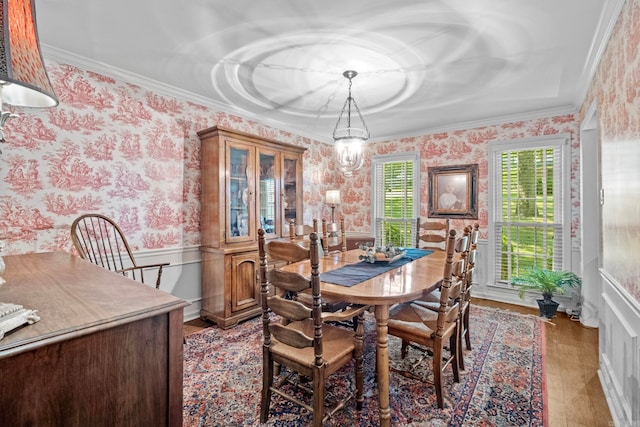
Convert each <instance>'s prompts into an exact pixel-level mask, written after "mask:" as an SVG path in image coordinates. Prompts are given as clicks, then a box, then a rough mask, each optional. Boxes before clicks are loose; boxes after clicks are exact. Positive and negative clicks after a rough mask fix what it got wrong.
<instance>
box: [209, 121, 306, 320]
mask: <svg viewBox="0 0 640 427" xmlns="http://www.w3.org/2000/svg"><path fill="white" fill-rule="evenodd" d="M198 136H199V137H200V141H201V143H202V166H201V176H202V178H201V179H202V190H201V191H202V194H201V215H200V228H201V233H202V246H201V247H200V251H201V255H202V308H201V310H200V317H202V318H203V319H208V320H211V321H214V322H216V323H217V324H218V325H219V326H220V327H222V328H228V327H231V326H234V325H235V324H237V323H238V322H239V321H241V320H245V319H248V318H250V317H254V316H256V315H258V314H260V313H261V310H262V308H261V305H260V277H259V274H260V263H259V259H258V229H259V228H263V229H264V230H265V232H266V233H267V234H266V237H267V238H269V239H275V238H280V237H285V236H288V235H289V220H290V219H293V220H295V223H296V224H297V223H299V222H301V220H302V155H303V153H304V151H305V149H304V148H302V147H297V146H294V145H289V144H284V143H281V142H278V141H275V140H272V139H267V138H261V137H258V136H254V135H250V134H246V133H243V132H238V131H234V130H230V129H225V128H222V127H219V126H217V127H212V128H209V129H206V130H203V131H200V132H198Z"/></svg>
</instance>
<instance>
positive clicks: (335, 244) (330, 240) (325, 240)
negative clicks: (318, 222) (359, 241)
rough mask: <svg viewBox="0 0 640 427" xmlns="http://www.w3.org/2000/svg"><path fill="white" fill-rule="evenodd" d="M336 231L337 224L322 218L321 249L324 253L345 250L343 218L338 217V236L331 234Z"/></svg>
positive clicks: (345, 240) (345, 238)
mask: <svg viewBox="0 0 640 427" xmlns="http://www.w3.org/2000/svg"><path fill="white" fill-rule="evenodd" d="M337 232H338V224H336V223H327V220H326V219H323V220H322V249H323V250H324V253H329V252H333V251H340V252H346V251H347V233H346V228H345V225H344V218H340V236H339V237H335V236H331V235H332V234H334V233H336V234H337Z"/></svg>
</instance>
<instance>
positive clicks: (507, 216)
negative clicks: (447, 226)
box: [489, 135, 571, 284]
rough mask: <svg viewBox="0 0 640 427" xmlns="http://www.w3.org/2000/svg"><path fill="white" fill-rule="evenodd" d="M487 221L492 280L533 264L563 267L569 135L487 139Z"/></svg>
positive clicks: (506, 278) (506, 280) (567, 228)
mask: <svg viewBox="0 0 640 427" xmlns="http://www.w3.org/2000/svg"><path fill="white" fill-rule="evenodd" d="M489 155H490V164H489V174H490V177H491V183H490V185H491V191H490V206H491V207H492V209H490V222H491V226H492V232H491V234H492V236H493V239H492V243H493V251H492V252H493V253H494V254H495V259H494V278H495V283H498V284H500V283H502V284H508V283H509V282H510V281H511V278H512V277H514V276H519V275H521V274H523V273H524V272H525V271H526V270H527V269H529V268H531V267H533V266H536V267H541V268H545V269H549V270H562V269H566V268H567V267H566V265H565V255H568V254H569V248H570V246H569V244H570V238H571V236H570V231H571V228H570V221H569V216H568V214H569V206H570V203H569V199H570V193H569V191H568V189H569V178H570V175H569V173H570V170H569V162H568V160H569V140H568V138H566V137H564V136H557V135H554V137H553V138H548V137H545V138H538V139H535V140H527V141H522V142H516V141H511V142H508V143H504V142H499V143H494V144H490V147H489Z"/></svg>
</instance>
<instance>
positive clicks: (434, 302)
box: [414, 226, 472, 370]
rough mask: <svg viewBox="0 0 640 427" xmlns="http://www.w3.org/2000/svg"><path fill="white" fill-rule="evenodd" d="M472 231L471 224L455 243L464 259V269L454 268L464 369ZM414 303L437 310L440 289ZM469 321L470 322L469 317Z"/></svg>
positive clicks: (459, 363)
mask: <svg viewBox="0 0 640 427" xmlns="http://www.w3.org/2000/svg"><path fill="white" fill-rule="evenodd" d="M471 233H472V228H471V226H466V227H465V228H464V229H463V230H462V235H461V236H460V237H458V238H456V242H455V244H454V253H458V254H459V256H460V258H461V259H462V260H463V261H464V263H463V264H462V266H463V267H464V269H462V270H458V269H454V271H453V277H454V278H455V279H457V280H459V281H460V282H461V287H460V298H459V304H460V308H459V310H458V318H459V319H458V321H459V331H458V347H457V348H458V366H459V367H460V369H463V370H464V354H463V347H462V340H463V338H465V337H467V338H468V333H467V329H465V326H464V316H465V312H466V313H467V315H468V314H469V304H470V302H471V301H470V299H471V294H470V291H471V290H470V288H468V287H469V281H468V276H469V268H470V262H469V256H470V250H471ZM414 303H416V304H418V305H420V306H422V307H424V308H426V309H429V310H431V311H434V312H437V311H438V310H439V309H440V290H439V289H437V290H435V291H433V292H431V293H430V294H428V295H425V296H423V297H422V298H421V299H419V300H416V301H414ZM467 322H468V319H467ZM467 324H468V323H467ZM467 349H469V350H470V349H471V343H470V342H469V346H468V347H467Z"/></svg>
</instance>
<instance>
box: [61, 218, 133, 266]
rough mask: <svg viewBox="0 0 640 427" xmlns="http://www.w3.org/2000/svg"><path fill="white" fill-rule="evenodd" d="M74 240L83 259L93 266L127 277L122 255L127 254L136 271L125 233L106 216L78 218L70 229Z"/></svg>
mask: <svg viewBox="0 0 640 427" xmlns="http://www.w3.org/2000/svg"><path fill="white" fill-rule="evenodd" d="M71 236H72V242H73V244H74V247H75V248H76V250H77V251H78V254H79V255H80V257H81V258H83V259H86V260H88V261H90V262H92V263H93V264H96V265H99V266H101V267H103V268H106V269H108V270H110V271H114V272H118V273H122V274H123V275H125V272H124V271H123V270H124V269H125V268H126V267H127V265H126V264H125V260H124V259H123V254H126V256H127V259H128V262H129V263H130V264H131V265H130V266H131V267H136V262H135V259H134V258H133V253H132V252H131V248H130V247H129V244H128V243H127V241H126V239H125V237H124V233H123V232H122V230H121V229H120V227H119V226H118V225H117V224H116V223H115V222H114V221H113V220H112V219H110V218H108V217H106V216H104V215H99V214H88V215H82V216H80V217H78V218H77V219H76V220H75V221H74V222H73V224H72V225H71ZM141 274H142V273H141ZM134 278H135V277H134Z"/></svg>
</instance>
